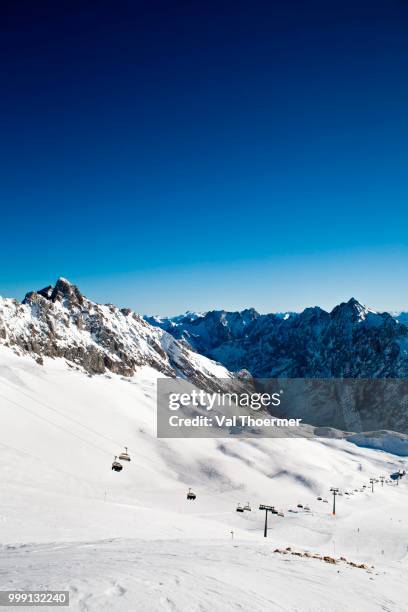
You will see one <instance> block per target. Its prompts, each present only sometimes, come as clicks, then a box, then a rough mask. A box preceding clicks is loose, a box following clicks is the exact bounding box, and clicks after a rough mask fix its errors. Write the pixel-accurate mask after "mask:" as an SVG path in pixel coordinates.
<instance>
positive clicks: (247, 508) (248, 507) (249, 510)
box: [244, 502, 251, 512]
mask: <svg viewBox="0 0 408 612" xmlns="http://www.w3.org/2000/svg"><path fill="white" fill-rule="evenodd" d="M244 510H248V512H251V506H250V505H249V502H247V503H246V504H245V506H244Z"/></svg>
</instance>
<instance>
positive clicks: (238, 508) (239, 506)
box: [237, 504, 244, 512]
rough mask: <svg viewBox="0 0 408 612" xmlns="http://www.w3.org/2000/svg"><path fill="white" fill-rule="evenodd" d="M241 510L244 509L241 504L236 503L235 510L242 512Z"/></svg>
mask: <svg viewBox="0 0 408 612" xmlns="http://www.w3.org/2000/svg"><path fill="white" fill-rule="evenodd" d="M243 511H244V509H243V507H242V506H241V504H238V506H237V512H243Z"/></svg>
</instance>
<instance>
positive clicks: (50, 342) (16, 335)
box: [0, 278, 229, 382]
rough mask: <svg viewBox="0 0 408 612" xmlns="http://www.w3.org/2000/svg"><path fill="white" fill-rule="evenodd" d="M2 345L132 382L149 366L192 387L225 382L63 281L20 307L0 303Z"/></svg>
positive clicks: (167, 339)
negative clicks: (129, 378)
mask: <svg viewBox="0 0 408 612" xmlns="http://www.w3.org/2000/svg"><path fill="white" fill-rule="evenodd" d="M0 343H1V344H4V345H6V346H10V347H13V348H14V349H15V351H16V352H18V353H22V354H25V353H29V354H32V355H33V356H34V357H35V358H36V359H37V361H40V362H41V361H42V360H43V357H62V358H64V359H65V360H67V362H69V363H71V364H76V365H78V366H80V367H82V368H84V369H85V370H86V371H87V372H89V373H92V374H100V373H103V372H105V371H106V370H109V371H111V372H114V373H117V374H120V375H122V376H132V375H133V374H134V372H135V370H136V368H137V367H139V366H143V365H149V366H151V367H153V368H154V369H156V370H157V371H159V372H161V373H163V374H165V375H168V376H176V375H179V376H185V377H188V378H189V379H190V380H192V381H194V382H203V380H205V379H208V378H209V377H211V376H214V375H218V376H225V377H228V376H229V373H228V372H227V370H225V368H223V367H222V366H219V365H218V364H214V363H213V362H211V361H210V360H209V359H208V358H206V357H202V356H200V355H197V354H196V353H195V352H193V351H192V350H190V349H189V348H188V347H186V346H182V345H181V344H180V343H179V342H177V341H176V340H175V339H174V338H173V336H171V335H169V334H168V333H167V332H166V331H164V330H162V329H160V328H159V327H153V326H151V325H150V324H149V323H148V322H147V321H145V320H144V319H143V318H142V317H141V316H139V315H138V314H136V313H134V312H133V311H132V310H131V309H130V308H118V307H116V306H114V305H112V304H105V305H102V304H97V303H95V302H93V301H91V300H89V299H88V298H87V297H85V296H84V295H83V294H82V293H81V291H80V290H79V289H78V287H77V286H76V285H74V284H73V283H70V282H69V281H68V280H67V279H65V278H59V279H58V280H57V282H56V283H55V285H54V286H53V285H49V286H47V287H45V288H43V289H40V290H38V291H30V292H29V293H27V295H26V296H25V298H24V300H23V302H22V303H20V302H18V301H17V300H13V299H6V298H0Z"/></svg>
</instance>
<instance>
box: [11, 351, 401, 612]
mask: <svg viewBox="0 0 408 612" xmlns="http://www.w3.org/2000/svg"><path fill="white" fill-rule="evenodd" d="M157 376H158V374H157V372H156V371H154V370H152V369H150V368H146V367H145V368H141V369H140V370H139V371H138V373H137V375H136V376H135V377H134V378H133V379H132V380H130V381H129V380H124V379H121V378H120V377H119V376H116V375H113V374H112V375H109V376H104V375H101V376H93V377H90V376H89V375H86V374H84V373H83V372H81V371H79V370H76V369H72V368H69V367H68V366H67V364H66V363H65V362H64V361H63V360H61V359H56V360H45V365H44V366H40V365H38V364H36V363H35V362H34V361H32V360H31V359H30V358H28V357H18V356H16V355H14V354H13V352H12V351H11V350H10V349H7V348H1V349H0V472H1V477H0V543H1V546H0V590H1V589H2V590H10V589H31V590H34V589H67V590H69V591H70V593H71V606H70V609H71V610H75V611H77V610H78V611H85V610H89V611H100V610H109V611H113V612H115V611H120V612H128V611H129V612H130V611H133V610H137V611H138V612H139V611H143V612H144V611H146V612H150V611H156V610H175V611H189V612H190V611H195V610H197V611H198V610H201V611H203V610H204V611H206V610H211V611H213V610H215V611H218V610H220V611H221V610H222V611H225V610H227V611H228V610H241V611H242V610H244V611H246V610H251V611H253V610H254V611H257V610H259V611H260V610H263V611H264V610H284V611H302V612H303V611H306V612H308V611H313V612H316V611H319V610H322V611H323V610H325V611H326V610H327V609H331V610H342V611H344V610H350V611H353V612H354V611H356V610H359V611H360V610H367V611H370V612H371V611H373V610H374V611H375V610H389V611H401V612H402V611H404V610H406V609H407V607H408V586H407V581H406V578H405V577H406V571H407V566H408V530H407V525H408V518H407V500H408V486H407V483H406V482H404V480H402V481H401V483H400V485H399V486H390V485H384V487H381V486H380V485H379V484H376V485H375V492H374V494H373V493H371V492H370V491H369V490H368V488H367V489H366V490H365V492H363V493H360V492H358V493H354V494H353V495H352V496H345V495H343V496H341V497H338V498H337V509H338V512H337V515H336V517H333V516H332V515H331V498H330V493H329V488H330V487H332V486H337V487H340V488H342V489H347V490H349V491H351V490H353V489H355V488H358V489H360V487H361V485H362V483H365V484H367V485H368V483H369V482H368V481H369V478H370V477H378V476H379V475H388V474H390V473H391V472H393V471H395V470H397V469H404V468H405V467H406V461H405V460H404V459H403V458H401V457H396V456H394V455H391V454H387V453H384V452H381V451H376V450H373V449H364V448H359V447H357V446H355V445H353V444H351V443H350V442H346V441H344V440H308V439H299V440H296V439H291V440H286V439H260V440H254V439H249V440H244V439H237V440H233V439H201V440H180V439H173V440H159V439H157V438H156V432H155V383H156V379H157ZM125 445H126V446H128V447H129V453H130V455H131V458H132V461H131V462H130V464H126V465H125V467H124V469H123V471H122V472H120V473H115V472H112V471H111V463H112V460H113V458H114V455H117V454H118V453H119V452H121V451H122V450H123V447H124V446H125ZM190 486H191V487H192V488H193V490H194V491H195V493H196V494H197V500H196V501H195V502H187V501H186V498H185V496H186V491H187V488H188V487H190ZM319 495H321V496H322V497H324V498H327V499H328V501H329V503H323V502H320V501H317V499H316V498H317V496H319ZM247 501H249V502H250V503H251V505H252V511H251V512H245V513H243V514H240V513H237V512H236V511H235V508H236V505H237V503H241V504H245V503H246V502H247ZM260 503H263V504H271V505H274V506H275V507H276V508H277V509H279V510H282V511H283V512H284V514H285V516H284V517H283V518H281V517H277V516H275V515H273V516H271V515H270V516H269V531H268V538H266V539H265V538H263V525H264V513H263V512H261V511H259V510H257V508H258V506H259V504H260ZM298 503H301V504H303V505H308V506H310V509H311V512H310V513H307V512H305V511H304V510H302V509H298V508H297V507H296V506H297V504H298ZM289 509H291V510H297V512H289ZM231 532H233V534H231ZM287 547H291V549H292V550H291V551H289V552H288V554H280V553H276V552H274V551H275V549H277V548H279V549H286V548H287ZM298 551H299V552H304V551H310V552H313V553H318V554H319V555H330V556H332V557H336V558H339V557H340V556H342V557H345V558H346V559H347V560H348V561H353V562H356V563H364V564H367V567H368V569H360V568H356V567H352V566H350V565H348V564H347V563H346V562H345V561H341V562H339V563H337V564H331V563H326V562H324V561H322V560H320V559H313V558H306V557H300V556H296V555H292V554H290V552H298ZM372 566H374V567H372ZM49 609H50V608H49Z"/></svg>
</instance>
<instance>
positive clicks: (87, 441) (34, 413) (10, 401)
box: [0, 393, 113, 456]
mask: <svg viewBox="0 0 408 612" xmlns="http://www.w3.org/2000/svg"><path fill="white" fill-rule="evenodd" d="M0 397H2V398H3V399H5V400H6V401H7V402H9V403H10V404H14V406H17V407H18V408H21V409H22V410H25V411H26V412H28V413H30V414H32V415H34V416H36V417H37V418H38V419H41V420H42V421H45V422H46V423H49V424H50V425H53V426H54V427H57V429H61V431H64V432H65V433H67V434H69V435H70V436H73V437H74V438H77V439H78V440H81V442H84V443H85V444H88V445H89V446H93V447H94V448H96V449H97V450H99V451H100V452H101V453H103V454H104V455H110V456H111V455H112V454H113V453H111V452H109V451H107V450H105V449H104V448H101V447H100V446H97V445H96V444H94V443H93V442H89V440H85V439H84V438H82V437H81V436H78V435H77V434H74V433H73V432H72V431H69V429H67V428H66V427H63V426H61V425H58V424H57V423H54V422H53V421H51V420H50V419H48V418H47V417H43V416H41V415H39V414H37V413H36V412H34V411H33V410H30V409H29V408H27V407H26V406H22V405H21V404H19V403H18V402H16V401H14V400H11V399H10V398H8V397H6V396H4V395H2V394H1V393H0Z"/></svg>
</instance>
